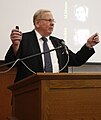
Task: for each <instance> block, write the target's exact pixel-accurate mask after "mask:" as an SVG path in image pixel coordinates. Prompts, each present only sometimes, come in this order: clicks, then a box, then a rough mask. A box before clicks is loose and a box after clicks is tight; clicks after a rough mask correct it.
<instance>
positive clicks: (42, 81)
mask: <svg viewBox="0 0 101 120" xmlns="http://www.w3.org/2000/svg"><path fill="white" fill-rule="evenodd" d="M9 89H10V90H11V91H12V94H13V116H14V117H15V118H17V120H101V73H37V74H35V75H32V76H30V77H28V78H25V79H24V80H22V81H19V82H18V83H15V84H13V85H11V86H9Z"/></svg>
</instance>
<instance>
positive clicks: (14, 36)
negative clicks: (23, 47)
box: [10, 26, 22, 44]
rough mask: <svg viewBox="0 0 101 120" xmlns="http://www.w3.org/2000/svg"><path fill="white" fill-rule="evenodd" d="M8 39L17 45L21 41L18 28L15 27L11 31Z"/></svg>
mask: <svg viewBox="0 0 101 120" xmlns="http://www.w3.org/2000/svg"><path fill="white" fill-rule="evenodd" d="M10 38H11V40H12V43H13V44H17V43H19V42H20V41H21V40H22V32H21V31H19V28H18V27H17V26H16V28H15V29H13V30H12V31H11V35H10Z"/></svg>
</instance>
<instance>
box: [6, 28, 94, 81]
mask: <svg viewBox="0 0 101 120" xmlns="http://www.w3.org/2000/svg"><path fill="white" fill-rule="evenodd" d="M50 40H51V41H52V44H53V46H54V47H55V48H56V47H58V46H60V45H61V44H60V43H61V39H59V38H56V37H53V36H50ZM68 51H69V62H68V66H80V65H82V64H84V63H85V62H86V61H87V60H88V59H89V58H90V57H91V56H92V55H93V54H94V52H95V51H94V49H91V50H89V49H88V48H87V47H86V45H84V46H83V47H82V48H81V49H80V50H79V51H78V52H77V53H76V54H75V53H73V52H72V51H71V50H68ZM40 52H41V51H40V47H39V44H38V40H37V37H36V34H35V31H34V30H33V31H31V32H27V33H23V37H22V41H21V43H20V47H19V50H18V53H17V55H16V56H15V55H14V52H13V48H12V45H11V47H10V48H9V50H8V52H7V54H6V56H5V62H6V63H8V62H11V61H14V60H16V59H18V58H19V59H21V58H25V57H26V56H30V55H35V54H37V53H40ZM56 53H57V57H58V63H59V68H60V69H61V68H63V66H64V65H65V64H66V62H67V60H68V55H67V54H66V53H65V52H64V49H58V50H56ZM24 62H25V64H26V65H27V66H28V67H29V68H30V69H31V70H33V71H34V72H43V63H42V57H41V55H39V56H36V57H32V58H29V59H26V60H24ZM16 66H17V75H16V79H15V82H17V81H19V80H21V79H23V78H25V77H27V76H30V75H31V74H33V73H31V72H30V71H29V70H28V69H27V68H26V67H25V66H24V65H23V64H22V63H21V62H18V63H17V65H16ZM68 66H67V67H65V68H64V69H63V70H62V72H68Z"/></svg>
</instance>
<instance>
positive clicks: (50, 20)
mask: <svg viewBox="0 0 101 120" xmlns="http://www.w3.org/2000/svg"><path fill="white" fill-rule="evenodd" d="M39 20H45V21H49V22H54V23H56V21H55V20H54V19H39Z"/></svg>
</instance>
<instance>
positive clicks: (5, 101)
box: [0, 68, 16, 120]
mask: <svg viewBox="0 0 101 120" xmlns="http://www.w3.org/2000/svg"><path fill="white" fill-rule="evenodd" d="M6 69H8V68H0V72H1V71H4V70H6ZM15 74H16V70H15V69H14V68H13V69H12V70H11V71H9V72H7V73H0V120H9V119H8V118H10V117H11V116H12V106H11V99H12V93H11V91H10V90H9V89H8V86H9V85H11V84H13V81H14V78H15Z"/></svg>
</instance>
